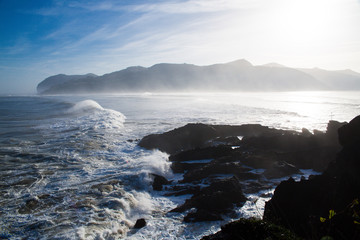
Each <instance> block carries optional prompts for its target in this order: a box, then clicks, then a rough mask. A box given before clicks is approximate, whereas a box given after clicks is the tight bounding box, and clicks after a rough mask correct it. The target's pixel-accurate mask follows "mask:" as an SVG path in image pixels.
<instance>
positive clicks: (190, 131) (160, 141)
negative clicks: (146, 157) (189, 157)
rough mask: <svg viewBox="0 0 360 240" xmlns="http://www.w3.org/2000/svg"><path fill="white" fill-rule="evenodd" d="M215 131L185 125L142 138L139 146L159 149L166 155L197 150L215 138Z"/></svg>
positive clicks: (198, 125) (209, 128) (199, 126)
mask: <svg viewBox="0 0 360 240" xmlns="http://www.w3.org/2000/svg"><path fill="white" fill-rule="evenodd" d="M216 136H217V132H216V130H215V129H214V128H213V127H212V126H209V125H205V124H187V125H186V126H184V127H181V128H177V129H174V130H172V131H169V132H166V133H163V134H152V135H149V136H146V137H144V138H143V139H141V141H140V142H139V146H140V147H143V148H146V149H155V148H157V149H159V150H161V151H164V152H167V153H171V154H172V153H176V152H179V151H184V150H189V149H194V148H199V147H202V146H203V145H204V143H206V142H207V141H209V140H211V139H213V138H216Z"/></svg>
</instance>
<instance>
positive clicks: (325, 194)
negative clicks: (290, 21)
mask: <svg viewBox="0 0 360 240" xmlns="http://www.w3.org/2000/svg"><path fill="white" fill-rule="evenodd" d="M359 122H360V117H357V118H355V119H354V120H352V121H351V122H350V123H349V124H347V123H345V122H344V123H340V122H337V121H330V122H329V123H328V126H327V130H326V132H320V131H317V130H314V132H313V133H311V132H310V131H309V130H307V129H303V130H302V132H295V131H289V130H279V129H273V128H269V127H266V126H261V125H258V124H246V125H240V126H228V125H206V124H187V125H185V126H183V127H180V128H177V129H174V130H172V131H169V132H165V133H162V134H152V135H149V136H146V137H144V138H143V139H141V141H140V142H139V146H140V147H143V148H146V149H159V150H160V151H163V152H166V153H168V154H169V155H170V156H169V160H170V161H171V163H172V165H171V168H172V170H173V172H174V173H182V174H183V179H182V180H180V181H177V182H170V181H168V180H167V179H165V178H164V177H163V176H159V175H155V174H152V178H153V189H154V190H157V191H159V190H163V191H164V192H165V193H164V194H165V195H170V196H171V195H176V196H179V195H186V194H191V197H190V198H188V199H187V200H186V201H185V202H184V203H183V204H182V205H179V206H177V207H176V208H175V209H173V210H171V212H185V214H186V216H185V217H184V221H185V222H199V221H216V220H222V219H224V216H234V213H235V212H234V209H235V208H239V207H242V206H243V205H244V203H245V202H246V201H247V197H246V195H247V194H249V193H257V192H259V191H262V190H268V189H273V188H274V187H275V186H274V185H273V184H274V179H281V178H284V177H287V178H289V180H287V181H283V182H281V183H280V184H279V186H277V187H276V190H275V193H274V195H273V196H272V198H271V200H270V201H269V202H267V203H266V207H265V212H264V216H263V220H256V221H255V220H254V221H249V220H239V221H237V222H234V223H231V227H229V226H228V225H225V226H224V227H223V228H222V229H223V230H222V232H223V231H224V229H226V231H227V232H226V234H225V235H226V237H224V236H225V235H224V234H222V233H221V232H220V233H217V234H215V235H213V236H208V237H204V239H236V236H237V235H236V234H239V229H241V228H244V226H247V225H248V224H255V225H256V224H260V225H261V226H263V227H264V226H267V227H269V226H277V227H275V228H274V229H276V231H278V230H279V229H280V228H281V229H283V228H284V229H285V230H284V231H290V235H289V234H285V235H286V236H294V238H293V237H289V238H284V239H296V238H297V237H296V235H298V236H300V237H301V238H306V239H320V238H321V236H327V235H329V236H334V237H335V239H342V238H338V237H339V236H342V235H341V234H344V233H341V234H340V233H338V232H336V231H337V230H336V231H335V230H334V231H335V232H331V231H330V232H324V231H323V230H322V229H323V228H326V226H327V225H331V226H330V227H332V224H334V222H335V220H336V219H337V218H340V217H339V216H341V214H340V212H341V211H342V210H343V211H346V210H348V211H350V212H351V211H355V210H354V209H352V208H351V209H350V210H349V209H347V206H348V205H349V204H350V205H351V204H352V201H355V200H356V198H357V197H358V196H359V192H360V190H359V189H360V188H359V187H358V186H360V180H359V179H360V177H358V176H357V175H355V173H359V172H358V171H359V170H360V158H359V156H360V154H359V151H360V150H357V149H360V146H359V145H360V144H359V136H360V123H359ZM338 132H339V137H338ZM338 139H339V141H338ZM349 144H350V145H351V146H350V147H349ZM339 151H340V153H339V154H338V152H339ZM349 159H350V160H349ZM356 160H358V161H359V162H358V163H357V162H356ZM303 169H312V170H314V171H317V172H324V173H323V174H322V175H319V176H310V177H309V179H306V178H303V179H302V180H301V181H298V182H296V181H295V180H294V179H293V178H291V176H294V175H299V174H301V173H302V172H301V171H302V170H303ZM344 176H346V177H345V178H344ZM275 182H276V181H275ZM344 184H348V185H347V186H343V185H344ZM353 184H355V185H353ZM340 192H341V195H339V194H340ZM330 199H334V200H336V201H332V200H331V201H330ZM330 202H331V203H334V204H330ZM355 205H356V204H355ZM355 205H354V206H355ZM356 207H358V206H357V205H356ZM329 210H334V211H335V212H336V213H337V214H336V217H331V218H330V217H327V215H326V214H328V213H329ZM356 213H357V212H356ZM345 215H346V214H345ZM346 216H348V215H346ZM320 217H321V221H320ZM343 218H344V216H343V217H341V219H343ZM311 219H313V220H314V221H315V222H316V224H315V223H314V222H312V221H310V220H311ZM324 219H325V220H324ZM246 221H247V222H246ZM257 221H261V223H259V222H257ZM349 221H350V220H349ZM349 221H347V223H348V225H349V226H348V228H350V230H348V232H347V233H345V235H344V236H347V237H348V236H353V235H354V234H357V233H358V226H359V225H357V223H354V221H355V220H354V221H352V222H351V221H350V222H349ZM359 221H360V219H359ZM329 222H331V223H329ZM237 224H238V225H239V226H238V228H234V226H236V225H237ZM255 225H254V226H255ZM350 225H351V226H352V227H351V226H350ZM353 225H356V226H353ZM279 226H281V227H279ZM267 227H266V229H268V228H267ZM245 228H247V229H248V227H245ZM229 229H235V230H234V231H233V232H234V234H235V232H236V234H235V235H233V237H235V238H232V237H231V236H232V235H231V231H230V230H229ZM258 229H259V228H258ZM271 229H273V228H271ZM287 229H289V230H287ZM229 231H230V232H229ZM272 233H273V232H272ZM240 234H241V233H240ZM264 234H265V235H266V234H267V232H266V231H264ZM269 234H270V233H268V235H269ZM295 234H296V235H295ZM339 234H340V235H339ZM265 235H262V236H261V237H259V238H258V239H264V238H263V237H264V236H265ZM244 236H246V234H244ZM259 236H260V235H259ZM269 236H272V235H271V234H270V235H269ZM274 236H275V235H273V238H271V239H276V237H275V238H274ZM356 236H357V235H356ZM319 237H320V238H319ZM347 239H351V238H347Z"/></svg>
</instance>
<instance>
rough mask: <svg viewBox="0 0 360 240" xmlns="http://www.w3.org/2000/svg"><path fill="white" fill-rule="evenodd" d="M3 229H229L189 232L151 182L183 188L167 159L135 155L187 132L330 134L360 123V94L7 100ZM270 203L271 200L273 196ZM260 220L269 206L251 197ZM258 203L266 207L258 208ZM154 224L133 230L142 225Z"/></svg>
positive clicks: (25, 232)
mask: <svg viewBox="0 0 360 240" xmlns="http://www.w3.org/2000/svg"><path fill="white" fill-rule="evenodd" d="M0 109H1V111H2V113H3V114H2V115H0V156H1V165H0V194H1V196H2V197H1V199H0V223H1V226H3V228H4V229H6V231H7V232H8V234H10V235H11V236H14V239H21V238H24V237H28V238H33V239H37V238H41V237H44V238H60V239H64V238H65V239H66V238H69V239H118V238H121V237H124V236H128V237H129V238H130V239H144V238H145V239H149V238H152V237H153V238H155V239H156V238H158V239H164V238H168V239H198V238H200V237H201V236H203V235H205V234H210V233H213V232H215V231H217V230H219V228H220V225H221V224H223V223H224V222H214V223H212V224H208V223H199V224H185V223H183V222H182V218H183V215H182V214H168V213H167V212H168V211H170V210H171V209H173V208H174V207H176V206H177V205H178V204H181V203H182V202H183V201H184V200H185V198H184V197H164V196H163V195H162V194H161V193H155V192H154V191H152V188H151V186H150V182H151V179H150V177H149V174H148V173H156V174H160V175H162V176H166V177H167V178H168V179H172V180H173V181H177V180H179V179H181V176H179V174H173V173H172V171H171V169H170V163H169V161H168V155H167V154H165V153H162V152H160V151H157V150H155V151H147V150H144V149H141V148H140V147H138V146H137V142H138V141H139V139H141V138H142V137H143V136H145V135H148V134H152V133H161V132H164V131H168V130H171V129H174V128H177V127H180V126H183V125H185V124H187V123H190V122H191V123H195V122H201V123H208V124H234V125H239V124H246V123H256V124H262V125H267V126H270V127H274V128H282V129H292V130H297V131H301V129H302V128H303V127H305V128H308V129H309V130H313V129H319V130H323V131H324V130H325V129H326V126H327V123H328V121H329V120H330V119H334V120H339V121H349V120H351V119H352V118H354V117H355V116H356V115H358V114H359V111H360V94H359V92H291V93H289V92H279V93H216V94H214V93H201V94H195V93H183V94H180V93H177V94H169V93H166V94H165V93H163V94H158V93H144V94H118V95H116V94H114V95H109V96H101V95H93V96H42V97H13V98H11V97H7V98H0ZM264 195H266V196H268V198H269V196H271V191H270V192H269V193H264ZM250 198H251V199H252V201H253V202H255V201H256V203H257V205H256V207H255V205H254V204H253V203H252V202H251V201H249V202H247V204H246V205H245V207H244V208H243V209H240V210H239V214H240V215H243V216H253V215H255V216H257V215H259V213H260V214H261V212H262V211H263V208H264V202H265V200H267V199H268V198H266V197H264V198H260V199H259V198H258V196H257V195H256V194H255V195H254V196H250ZM256 199H258V200H256ZM142 217H145V218H146V219H147V221H148V225H147V226H146V227H144V228H142V229H140V230H138V231H134V230H131V226H133V224H134V223H135V221H136V219H138V218H142Z"/></svg>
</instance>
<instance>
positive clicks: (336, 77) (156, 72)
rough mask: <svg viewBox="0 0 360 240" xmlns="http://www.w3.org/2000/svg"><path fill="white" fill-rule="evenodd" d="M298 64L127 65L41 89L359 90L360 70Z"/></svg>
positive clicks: (56, 80) (60, 79)
mask: <svg viewBox="0 0 360 240" xmlns="http://www.w3.org/2000/svg"><path fill="white" fill-rule="evenodd" d="M348 72H349V71H336V72H335V71H333V72H330V71H325V70H321V71H320V73H319V71H317V70H313V69H294V68H288V67H285V66H282V65H279V64H274V63H272V64H268V65H262V66H253V65H252V64H251V63H249V62H248V61H246V60H237V61H234V62H230V63H225V64H214V65H209V66H196V65H192V64H169V63H161V64H156V65H154V66H152V67H149V68H145V67H139V66H138V67H128V68H126V69H123V70H120V71H116V72H113V73H109V74H105V75H103V76H96V75H94V74H86V75H64V74H59V75H55V76H51V77H49V78H46V79H45V80H43V81H42V82H41V83H40V84H39V85H38V86H37V91H38V93H39V94H64V93H113V92H144V91H156V92H162V91H299V90H335V89H336V90H354V89H360V74H359V75H357V73H355V74H349V73H348ZM344 83H346V84H344Z"/></svg>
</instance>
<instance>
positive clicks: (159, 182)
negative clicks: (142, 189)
mask: <svg viewBox="0 0 360 240" xmlns="http://www.w3.org/2000/svg"><path fill="white" fill-rule="evenodd" d="M151 175H152V176H153V177H154V181H153V183H152V187H153V190H155V191H162V188H163V185H167V184H170V183H171V182H170V181H168V180H167V179H166V178H165V177H163V176H160V175H157V174H153V173H152V174H151Z"/></svg>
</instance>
